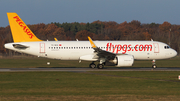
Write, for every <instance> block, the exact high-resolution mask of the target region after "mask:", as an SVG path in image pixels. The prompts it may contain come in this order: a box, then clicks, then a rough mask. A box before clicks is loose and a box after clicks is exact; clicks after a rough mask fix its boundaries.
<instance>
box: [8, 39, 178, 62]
mask: <svg viewBox="0 0 180 101" xmlns="http://www.w3.org/2000/svg"><path fill="white" fill-rule="evenodd" d="M94 43H95V44H96V46H97V47H99V48H100V49H102V50H106V51H109V52H112V53H115V54H129V55H133V56H134V59H137V60H153V59H167V58H171V57H174V56H176V55H177V52H176V51H175V50H173V49H172V48H169V47H168V45H167V44H165V43H162V42H158V41H94ZM13 44H21V45H24V46H28V48H26V49H17V48H14V47H13ZM5 48H7V49H11V50H14V51H18V52H22V53H27V54H31V55H35V56H40V57H46V58H51V59H60V60H79V59H80V57H81V56H85V55H90V54H94V49H93V48H92V47H91V44H90V42H89V41H39V42H20V43H7V44H5Z"/></svg>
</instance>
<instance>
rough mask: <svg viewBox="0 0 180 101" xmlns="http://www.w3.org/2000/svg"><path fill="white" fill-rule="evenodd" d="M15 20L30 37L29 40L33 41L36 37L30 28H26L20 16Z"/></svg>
mask: <svg viewBox="0 0 180 101" xmlns="http://www.w3.org/2000/svg"><path fill="white" fill-rule="evenodd" d="M13 18H14V19H16V22H17V23H18V24H19V26H21V27H22V28H23V30H24V32H25V33H26V34H27V35H28V36H29V38H30V39H32V38H33V37H34V35H33V34H32V32H31V31H30V30H29V29H28V28H26V25H25V24H24V23H23V21H22V20H21V19H20V18H19V17H18V16H15V17H13Z"/></svg>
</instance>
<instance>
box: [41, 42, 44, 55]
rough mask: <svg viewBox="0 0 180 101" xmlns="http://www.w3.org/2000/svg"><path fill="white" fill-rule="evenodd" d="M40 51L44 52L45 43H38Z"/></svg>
mask: <svg viewBox="0 0 180 101" xmlns="http://www.w3.org/2000/svg"><path fill="white" fill-rule="evenodd" d="M40 53H45V43H40Z"/></svg>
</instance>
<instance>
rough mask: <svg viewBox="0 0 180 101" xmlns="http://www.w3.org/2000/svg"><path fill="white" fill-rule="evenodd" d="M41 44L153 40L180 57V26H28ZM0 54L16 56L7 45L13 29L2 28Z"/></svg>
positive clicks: (100, 22)
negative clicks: (64, 41) (56, 41)
mask: <svg viewBox="0 0 180 101" xmlns="http://www.w3.org/2000/svg"><path fill="white" fill-rule="evenodd" d="M28 26H29V28H30V29H31V30H32V32H33V33H34V34H35V35H36V36H37V37H38V38H39V39H41V40H49V41H51V40H54V38H57V39H58V40H59V41H60V40H76V39H78V40H79V41H80V40H88V39H87V36H90V37H91V38H92V39H93V40H151V39H153V40H154V41H161V42H164V43H167V44H169V45H170V47H172V48H173V49H175V50H176V51H177V52H178V53H180V40H179V39H180V25H172V24H170V23H169V22H166V21H165V22H164V23H163V24H157V23H151V24H142V23H141V22H140V21H137V20H133V21H131V22H126V21H125V22H123V23H120V24H118V23H117V22H114V21H108V22H105V21H104V22H103V21H99V20H98V21H94V22H92V23H78V22H73V23H67V22H66V23H57V22H52V23H50V24H44V23H39V24H34V25H28ZM0 42H1V43H0V54H12V51H10V50H7V49H5V48H4V44H5V43H9V42H13V38H12V35H11V30H10V27H9V26H7V27H0Z"/></svg>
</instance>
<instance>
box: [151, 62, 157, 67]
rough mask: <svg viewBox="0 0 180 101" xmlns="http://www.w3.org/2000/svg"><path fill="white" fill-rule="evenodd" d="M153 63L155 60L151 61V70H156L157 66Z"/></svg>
mask: <svg viewBox="0 0 180 101" xmlns="http://www.w3.org/2000/svg"><path fill="white" fill-rule="evenodd" d="M155 62H156V60H152V68H153V69H156V68H157V66H156V63H155Z"/></svg>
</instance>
